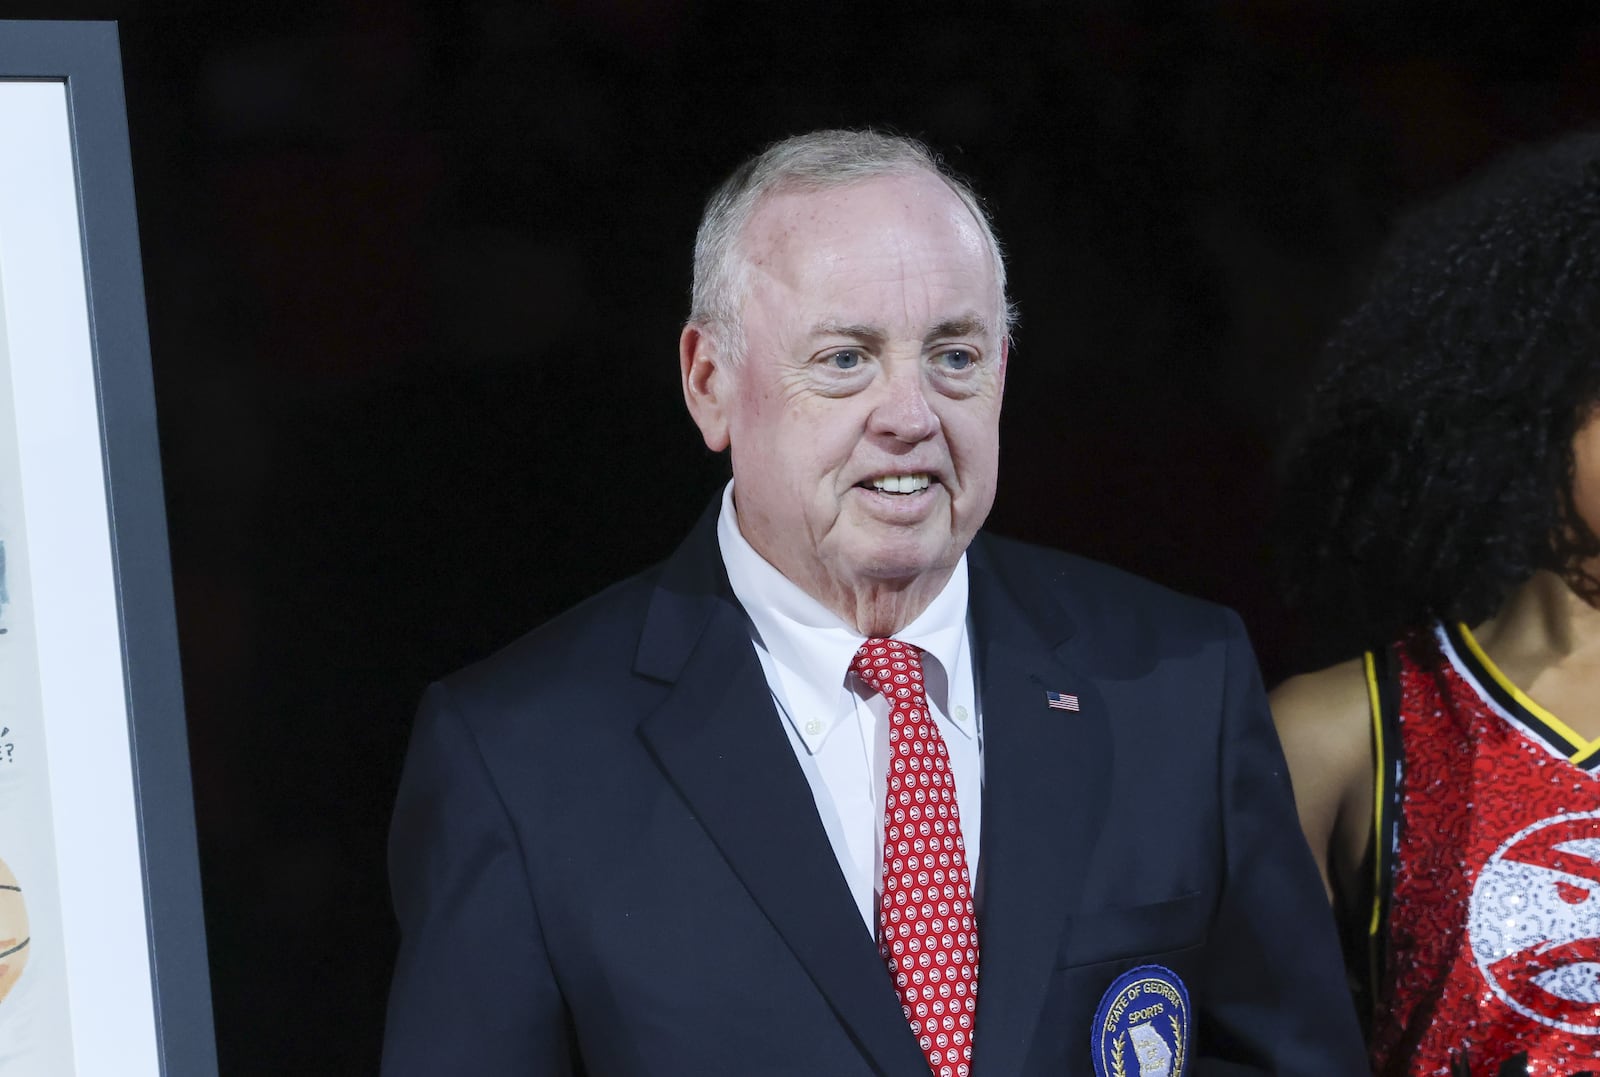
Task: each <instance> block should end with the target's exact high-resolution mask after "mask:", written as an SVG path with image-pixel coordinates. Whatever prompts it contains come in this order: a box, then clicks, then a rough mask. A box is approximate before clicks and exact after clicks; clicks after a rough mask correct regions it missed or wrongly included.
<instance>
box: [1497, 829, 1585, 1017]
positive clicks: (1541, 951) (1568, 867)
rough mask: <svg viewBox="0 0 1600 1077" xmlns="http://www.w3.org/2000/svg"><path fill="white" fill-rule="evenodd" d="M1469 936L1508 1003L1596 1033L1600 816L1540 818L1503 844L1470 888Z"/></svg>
mask: <svg viewBox="0 0 1600 1077" xmlns="http://www.w3.org/2000/svg"><path fill="white" fill-rule="evenodd" d="M1467 932H1468V935H1469V936H1470V938H1471V942H1472V955H1473V957H1475V958H1476V959H1477V961H1478V969H1479V971H1480V972H1482V973H1483V978H1484V979H1485V980H1486V981H1488V984H1489V986H1490V988H1491V989H1493V991H1494V993H1495V994H1496V995H1498V996H1499V998H1500V1000H1501V1001H1502V1002H1504V1003H1505V1004H1506V1005H1507V1006H1510V1007H1511V1008H1512V1009H1513V1010H1516V1011H1517V1012H1518V1013H1520V1014H1522V1015H1523V1016H1524V1017H1528V1018H1531V1019H1532V1020H1534V1021H1537V1022H1539V1023H1540V1024H1541V1025H1545V1026H1547V1027H1549V1028H1556V1029H1560V1030H1562V1031H1564V1032H1576V1033H1578V1034H1580V1035H1586V1036H1593V1035H1600V812H1574V813H1572V814H1568V815H1557V816H1554V817H1552V818H1549V819H1541V820H1540V821H1539V822H1537V823H1534V824H1533V825H1532V826H1529V827H1526V828H1524V829H1522V830H1520V831H1518V832H1517V833H1516V834H1513V835H1512V836H1511V837H1510V838H1509V839H1508V840H1507V841H1505V842H1504V843H1502V844H1501V846H1500V847H1499V848H1498V849H1496V850H1495V851H1494V854H1493V855H1492V856H1491V857H1490V858H1489V860H1488V862H1487V863H1486V864H1484V866H1483V870H1482V871H1480V872H1479V873H1478V880H1477V883H1476V884H1475V885H1474V886H1473V888H1472V902H1471V906H1470V910H1469V912H1468V915H1467Z"/></svg>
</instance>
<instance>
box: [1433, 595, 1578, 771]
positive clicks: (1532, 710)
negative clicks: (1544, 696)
mask: <svg viewBox="0 0 1600 1077" xmlns="http://www.w3.org/2000/svg"><path fill="white" fill-rule="evenodd" d="M1458 627H1459V628H1460V629H1461V639H1462V640H1463V641H1464V642H1465V643H1466V645H1467V647H1468V648H1469V649H1470V650H1471V651H1472V655H1473V657H1474V658H1476V659H1477V660H1478V665H1480V666H1481V667H1483V671H1484V672H1485V673H1487V674H1488V675H1489V676H1491V677H1493V678H1494V682H1495V683H1496V684H1498V685H1499V686H1500V687H1501V688H1502V689H1503V690H1504V691H1505V693H1506V694H1507V695H1509V696H1510V697H1511V698H1512V699H1514V700H1516V701H1517V704H1518V706H1520V707H1522V708H1523V709H1524V710H1526V711H1527V712H1528V713H1529V714H1531V715H1533V716H1534V717H1535V718H1537V719H1539V721H1541V722H1543V723H1544V724H1545V725H1547V726H1549V727H1550V729H1551V730H1552V731H1553V732H1554V733H1555V734H1556V735H1557V736H1559V737H1560V738H1561V739H1562V740H1564V741H1566V742H1567V743H1568V744H1569V745H1571V747H1572V752H1571V753H1570V754H1569V755H1568V756H1567V758H1568V760H1569V761H1571V762H1573V763H1579V762H1582V761H1583V760H1585V759H1588V758H1590V757H1591V756H1593V755H1594V754H1595V753H1596V752H1600V740H1590V739H1588V738H1587V737H1585V736H1584V735H1583V734H1581V733H1579V732H1578V731H1577V730H1575V729H1573V728H1572V727H1571V726H1569V725H1568V724H1567V723H1565V722H1563V721H1562V720H1561V719H1560V718H1557V717H1556V716H1555V715H1553V714H1551V713H1550V712H1549V711H1547V710H1545V709H1544V708H1543V707H1541V706H1539V704H1537V703H1535V702H1534V701H1533V700H1532V699H1531V698H1530V697H1529V696H1528V694H1527V693H1526V692H1524V691H1523V690H1522V689H1520V688H1518V687H1517V686H1516V685H1514V684H1512V683H1511V680H1510V678H1508V677H1507V676H1506V675H1505V674H1504V673H1501V672H1500V667H1499V666H1497V665H1495V664H1494V662H1493V661H1491V660H1490V658H1489V656H1488V654H1487V653H1485V652H1484V649H1483V648H1482V647H1481V646H1479V645H1478V641H1477V639H1476V637H1474V636H1473V634H1472V630H1471V629H1470V628H1468V627H1467V626H1466V625H1464V624H1463V625H1460V626H1458Z"/></svg>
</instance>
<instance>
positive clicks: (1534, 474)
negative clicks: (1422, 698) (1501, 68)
mask: <svg viewBox="0 0 1600 1077" xmlns="http://www.w3.org/2000/svg"><path fill="white" fill-rule="evenodd" d="M1324 361H1325V362H1326V363H1327V364H1328V369H1327V371H1326V373H1325V374H1324V375H1323V377H1322V379H1321V381H1320V383H1319V384H1318V385H1317V387H1316V388H1315V390H1314V391H1313V394H1312V397H1311V401H1310V408H1309V414H1308V415H1307V417H1306V420H1305V422H1304V424H1303V425H1302V427H1301V429H1300V430H1299V431H1298V433H1297V435H1296V436H1295V438H1294V440H1293V442H1292V444H1291V446H1290V449H1289V452H1288V454H1287V458H1286V461H1285V469H1284V484H1283V491H1282V495H1283V496H1282V499H1281V502H1280V505H1281V511H1280V520H1279V526H1278V528H1277V542H1276V543H1275V547H1276V550H1275V552H1276V553H1277V555H1278V559H1279V562H1280V565H1281V567H1282V568H1283V569H1284V570H1285V583H1286V590H1287V595H1288V597H1289V599H1290V602H1291V603H1292V604H1293V605H1295V606H1296V607H1297V608H1299V609H1301V610H1303V611H1304V612H1305V613H1307V614H1308V615H1310V617H1311V618H1312V619H1313V623H1314V625H1315V626H1316V631H1317V632H1318V633H1319V635H1320V636H1321V637H1322V640H1321V642H1322V648H1321V649H1323V650H1325V651H1326V653H1327V654H1328V655H1330V656H1331V655H1335V654H1340V655H1348V654H1350V653H1354V652H1357V651H1359V650H1361V649H1364V648H1367V647H1373V646H1380V645H1382V644H1385V643H1387V642H1389V641H1390V640H1393V639H1396V638H1398V637H1399V636H1400V635H1402V634H1404V633H1406V632H1408V631H1415V630H1419V629H1422V628H1424V627H1425V626H1427V625H1428V624H1431V623H1432V622H1433V621H1434V620H1448V621H1458V620H1459V621H1466V622H1468V623H1477V622H1478V621H1480V620H1482V619H1483V618H1485V617H1488V616H1490V615H1491V614H1492V613H1494V612H1495V611H1496V610H1497V609H1498V608H1499V607H1500V606H1501V604H1502V603H1504V601H1505V600H1506V598H1507V597H1508V596H1509V595H1510V593H1511V591H1512V590H1513V589H1515V588H1516V587H1517V586H1518V585H1520V584H1521V583H1523V582H1524V581H1526V580H1527V579H1528V578H1529V577H1530V576H1531V575H1532V574H1533V573H1534V572H1535V571H1536V570H1538V569H1551V570H1554V571H1556V572H1560V573H1562V574H1563V575H1564V576H1566V578H1567V579H1568V580H1569V581H1571V582H1573V583H1574V584H1575V585H1577V586H1578V587H1579V588H1580V590H1581V591H1582V592H1584V593H1586V594H1588V595H1590V596H1592V595H1594V594H1595V593H1596V591H1597V588H1596V585H1595V581H1594V580H1592V579H1590V578H1589V577H1587V576H1585V575H1584V574H1583V572H1582V570H1581V569H1580V567H1579V564H1580V562H1582V561H1584V560H1585V559H1588V558H1592V557H1594V556H1596V554H1600V539H1597V537H1596V535H1595V533H1594V532H1593V531H1592V530H1591V529H1590V528H1589V527H1588V526H1586V525H1585V524H1584V522H1583V521H1582V520H1581V519H1580V518H1579V517H1578V515H1577V513H1576V511H1575V508H1574V505H1573V496H1572V494H1573V491H1572V484H1573V451H1572V450H1573V438H1574V436H1575V435H1576V433H1577V432H1578V430H1579V429H1580V428H1581V427H1582V426H1583V424H1584V423H1585V422H1587V420H1588V419H1589V417H1590V416H1591V415H1594V414H1595V413H1596V409H1597V406H1600V134H1584V135H1579V136H1574V137H1569V138H1566V139H1563V140H1562V141H1559V142H1556V143H1554V144H1552V145H1548V146H1545V147H1542V148H1538V149H1534V150H1525V151H1521V152H1518V153H1516V154H1513V155H1512V156H1510V157H1508V158H1506V159H1504V160H1502V161H1500V162H1499V163H1497V164H1495V165H1492V166H1491V167H1489V168H1488V169H1487V170H1485V171H1483V172H1481V173H1479V174H1478V175H1476V176H1474V177H1473V178H1472V179H1470V180H1469V181H1468V182H1467V183H1465V184H1464V185H1463V186H1461V187H1460V188H1458V189H1456V190H1454V191H1452V192H1451V193H1449V194H1447V195H1446V196H1445V197H1444V198H1442V199H1441V200H1439V201H1438V202H1436V203H1433V204H1432V205H1429V206H1427V207H1426V208H1424V209H1422V210H1421V211H1419V212H1417V213H1414V214H1413V215H1411V216H1409V217H1408V218H1407V219H1405V220H1404V221H1403V222H1402V224H1401V225H1400V227H1399V228H1398V229H1397V230H1396V233H1395V235H1394V237H1393V239H1392V240H1391V241H1390V243H1389V245H1388V246H1387V247H1386V248H1385V250H1384V252H1383V253H1382V255H1381V256H1380V258H1379V261H1378V265H1377V267H1376V269H1375V271H1374V274H1373V278H1372V281H1371V284H1370V286H1369V289H1368V292H1367V294H1366V297H1365V299H1364V300H1363V301H1362V302H1361V304H1360V306H1359V307H1358V308H1357V309H1356V311H1355V312H1354V313H1353V314H1351V315H1350V316H1349V318H1347V319H1346V320H1345V321H1344V322H1343V323H1342V324H1341V325H1340V326H1339V328H1338V330H1337V331H1336V332H1335V334H1334V336H1333V338H1332V339H1331V340H1330V341H1329V343H1328V346H1327V351H1326V354H1325V356H1324ZM1591 600H1592V598H1591Z"/></svg>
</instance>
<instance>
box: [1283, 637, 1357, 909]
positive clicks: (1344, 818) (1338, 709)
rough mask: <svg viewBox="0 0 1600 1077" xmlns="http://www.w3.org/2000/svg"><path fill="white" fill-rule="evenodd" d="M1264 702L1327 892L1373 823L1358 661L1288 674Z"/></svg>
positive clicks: (1354, 860) (1349, 864)
mask: <svg viewBox="0 0 1600 1077" xmlns="http://www.w3.org/2000/svg"><path fill="white" fill-rule="evenodd" d="M1270 701H1271V704H1272V718H1273V721H1274V722H1275V723H1276V725H1277V727H1278V739H1279V740H1281V741H1282V742H1283V754H1284V757H1285V758H1286V759H1287V760H1288V763H1289V776H1290V778H1291V779H1292V781H1293V782H1294V799H1295V805H1296V807H1297V808H1298V810H1299V813H1300V825H1301V828H1302V829H1303V830H1304V831H1305V834H1306V840H1307V841H1308V842H1309V843H1310V845H1311V850H1312V852H1313V853H1315V854H1316V858H1317V866H1318V867H1319V868H1321V870H1322V876H1323V881H1324V883H1328V884H1329V885H1330V890H1331V882H1330V880H1331V878H1332V876H1334V875H1340V876H1343V875H1345V874H1346V873H1347V872H1349V871H1350V870H1351V868H1352V866H1353V865H1354V864H1357V863H1359V861H1360V857H1361V854H1362V851H1363V849H1364V848H1365V842H1366V831H1367V829H1368V827H1369V826H1370V825H1371V821H1372V804H1371V796H1370V787H1371V780H1372V767H1373V761H1372V734H1371V729H1372V711H1371V706H1370V703H1369V696H1368V693H1367V675H1366V667H1365V664H1364V661H1363V660H1362V659H1359V658H1357V659H1353V660H1352V661H1349V662H1341V663H1340V664H1338V665H1336V666H1330V667H1328V668H1327V669H1323V670H1318V671H1317V672H1315V673H1307V674H1304V675H1302V676H1299V677H1291V678H1290V679H1289V680H1287V681H1284V682H1283V684H1281V685H1279V686H1278V688H1277V689H1276V690H1275V691H1274V692H1273V693H1272V695H1271V697H1270Z"/></svg>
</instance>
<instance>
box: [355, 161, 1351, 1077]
mask: <svg viewBox="0 0 1600 1077" xmlns="http://www.w3.org/2000/svg"><path fill="white" fill-rule="evenodd" d="M1008 324H1009V306H1008V303H1007V300H1006V293H1005V281H1004V266H1003V262H1002V260H1001V254H1000V249H999V246H998V244H997V242H996V241H995V238H994V235H993V233H992V231H991V230H990V227H989V224H988V221H987V219H986V217H985V215H984V213H983V211H982V209H981V207H980V206H979V204H978V202H977V200H976V199H975V198H974V197H973V195H972V193H971V192H970V191H969V190H968V188H967V187H966V186H965V185H964V184H962V183H961V182H960V181H959V180H957V179H955V178H953V177H952V176H950V175H949V174H947V173H946V172H945V171H944V170H943V169H942V167H941V166H940V164H939V163H938V161H937V160H936V159H935V158H934V157H933V156H932V155H931V154H929V152H928V151H927V150H926V149H925V148H923V147H922V146H920V145H919V144H917V143H914V142H911V141H909V140H905V139H900V138H892V137H886V136H882V135H878V134H875V133H872V132H850V131H826V132H820V133H817V134H812V135H807V136H803V137H799V138H794V139H790V140H788V141H786V142H782V143H779V144H777V145H775V146H773V147H771V148H769V149H768V150H767V151H766V152H765V153H763V154H761V155H760V156H759V157H757V158H755V159H754V160H753V161H750V162H747V163H746V164H745V165H744V166H742V167H741V168H740V169H738V170H737V171H736V172H735V173H734V174H733V176H732V177H731V178H730V179H729V180H728V181H727V182H726V183H725V184H724V185H723V186H722V188H721V189H719V191H718V192H717V193H716V194H715V195H714V196H713V197H712V199H711V202H710V204H709V206H708V208H707V210H706V215H705V218H704V220H703V222H702V224H701V229H700V235H699V239H698V242H697V245H696V252H695V291H694V310H693V312H692V315H691V318H690V321H689V324H688V326H687V328H685V329H684V331H683V335H682V338H681V340H680V348H679V352H680V364H681V368H682V375H683V389H684V396H685V398H686V400H687V402H688V406H689V411H690V413H691V415H692V416H693V417H694V420H695V422H696V424H697V425H698V426H699V428H700V431H701V433H702V435H703V436H704V438H705V441H706V444H707V445H709V446H710V447H711V448H712V449H715V450H719V451H720V450H722V449H727V450H729V452H730V455H731V461H732V468H733V481H732V483H731V484H730V485H729V486H728V488H727V489H726V490H725V491H724V494H723V496H722V498H721V500H720V503H719V504H718V505H714V506H713V507H712V508H711V509H710V510H709V511H708V512H707V513H706V515H705V516H704V518H703V519H702V520H701V523H700V524H699V525H698V526H697V527H696V528H695V530H694V531H693V532H692V533H691V534H690V535H689V536H688V538H687V539H686V540H685V541H684V543H683V545H682V546H680V547H679V549H678V551H677V552H676V553H675V554H674V555H673V556H672V557H671V558H670V559H669V560H668V561H667V562H665V563H664V564H663V565H661V566H660V567H658V568H656V569H653V570H651V571H649V572H647V573H645V574H644V575H642V576H639V577H636V578H634V579H632V580H629V581H626V582H624V583H622V584H619V585H618V586H616V587H614V588H612V589H611V590H608V591H606V592H605V593H604V594H602V595H599V596H597V597H596V598H594V599H592V600H590V601H589V602H587V603H585V604H583V605H581V606H579V607H578V608H576V609H574V610H572V611H570V612H569V613H567V614H564V615H563V616H561V617H559V618H557V619H556V620H555V621H553V622H551V623H550V624H548V625H546V626H545V627H544V628H542V629H540V630H538V631H536V632H534V633H533V634H531V635H529V636H527V637H526V638H524V639H522V640H521V641H519V642H517V643H515V644H513V645H512V646H511V647H510V648H508V649H507V650H505V651H503V652H502V653H500V654H499V655H497V656H495V657H493V658H491V659H489V660H488V661H486V662H484V663H482V664H480V665H478V666H476V667H474V668H472V669H469V670H467V671H465V672H463V673H461V674H458V675H457V676H455V677H452V678H450V679H448V680H446V681H444V682H443V683H441V684H439V685H436V686H434V687H433V688H432V689H431V691H430V692H429V694H428V696H427V698H426V699H425V700H424V702H423V706H422V711H421V714H420V716H419V719H418V724H417V729H416V732H415V734H414V737H413V742H412V747H411V753H410V757H409V759H408V761H407V764H406V770H405V775H404V778H403V781H402V785H401V791H400V797H399V802H398V805H397V807H396V812H395V822H394V832H393V838H392V843H391V849H390V856H391V866H392V876H393V889H394V899H395V905H396V908H397V910H398V914H399V919H400V923H401V928H402V940H403V941H402V946H401V952H400V957H399V964H398V968H397V970H396V973H395V983H394V990H393V994H392V997H391V1001H390V1009H389V1023H388V1033H387V1039H386V1045H385V1053H384V1072H385V1073H386V1074H388V1075H389V1077H402V1075H411V1074H418V1075H420V1074H437V1073H451V1074H455V1073H460V1074H473V1075H490V1074H575V1073H584V1074H590V1075H597V1077H598V1075H634V1074H641V1075H642V1074H658V1075H659V1074H697V1075H711V1074H727V1075H735V1074H737V1075H751V1074H761V1075H765V1074H794V1075H802V1074H804V1075H807V1077H819V1075H826V1077H844V1075H854V1074H861V1075H866V1074H892V1075H903V1077H920V1075H923V1074H929V1073H931V1074H933V1075H935V1077H967V1075H969V1074H971V1073H977V1074H979V1075H981V1077H1017V1075H1025V1074H1040V1075H1042V1074H1079V1073H1082V1074H1088V1073H1090V1072H1092V1070H1091V1066H1092V1065H1094V1066H1097V1067H1099V1069H1100V1072H1102V1073H1104V1074H1112V1073H1118V1074H1120V1073H1133V1072H1139V1067H1140V1066H1142V1065H1145V1062H1144V1060H1145V1059H1146V1058H1155V1059H1160V1058H1165V1059H1166V1060H1167V1061H1166V1062H1164V1063H1162V1065H1165V1066H1166V1068H1167V1070H1168V1071H1169V1072H1171V1073H1173V1074H1177V1073H1179V1072H1180V1071H1182V1070H1183V1069H1184V1067H1185V1066H1186V1065H1187V1066H1188V1067H1189V1072H1191V1073H1195V1074H1218V1075H1220V1074H1224V1073H1247V1072H1248V1073H1273V1074H1329V1075H1334V1074H1337V1075H1341V1077H1343V1075H1348V1074H1355V1073H1358V1072H1360V1070H1361V1067H1362V1056H1361V1051H1360V1048H1359V1044H1358V1042H1357V1033H1356V1031H1355V1026H1354V1019H1353V1017H1352V1016H1351V1011H1350V1006H1349V1003H1348V1000H1347V999H1346V997H1345V995H1344V988H1343V982H1342V977H1341V974H1340V972H1339V967H1340V966H1339V958H1338V955H1337V952H1336V946H1335V943H1334V940H1333V937H1332V931H1331V927H1330V924H1329V920H1328V916H1327V911H1326V904H1325V902H1324V900H1323V896H1322V890H1321V886H1320V883H1319V882H1318V878H1317V874H1316V870H1315V868H1314V867H1313V866H1312V862H1311V859H1310V855H1309V853H1308V851H1307V849H1306V848H1305V846H1304V843H1303V841H1302V839H1301V837H1300V832H1299V828H1298V826H1297V824H1296V821H1295V814H1294V810H1293V803H1292V800H1291V796H1290V790H1289V785H1288V782H1287V779H1286V778H1285V775H1284V765H1283V760H1282V757H1281V755H1280V753H1279V750H1278V746H1277V742H1276V741H1275V739H1274V736H1273V733H1272V729H1271V726H1270V724H1269V722H1268V719H1267V712H1266V708H1265V704H1264V701H1263V698H1262V694H1261V690H1260V686H1259V684H1258V681H1257V676H1256V673H1255V669H1254V664H1253V661H1252V658H1251V655H1250V651H1249V647H1248V644H1247V643H1246V642H1245V639H1244V635H1243V633H1242V631H1241V630H1240V628H1239V626H1238V623H1237V621H1236V619H1235V618H1234V617H1233V616H1232V615H1231V614H1229V613H1227V612H1226V611H1223V610H1220V609H1217V608H1215V607H1211V606H1208V605H1205V604H1203V603H1200V602H1196V601H1193V600H1189V599H1185V598H1181V597H1179V596H1176V595H1173V594H1171V593H1169V592H1166V591H1163V590H1161V589H1159V588H1156V587H1154V586H1152V585H1150V584H1146V583H1142V582H1140V581H1138V580H1135V579H1132V578H1130V577H1128V576H1125V575H1122V574H1120V573H1118V572H1116V571H1114V570H1111V569H1108V568H1104V567H1102V566H1098V565H1094V564H1091V563H1088V562H1085V561H1082V560H1078V559H1075V558H1072V557H1069V556H1066V555H1062V554H1057V553H1051V552H1047V551H1044V550H1039V549H1033V548H1029V547H1024V546H1021V545H1017V544H1015V543H1010V542H1006V541H1004V540H1001V539H996V538H992V537H989V536H986V535H983V534H981V533H980V532H979V528H980V527H981V525H982V523H983V520H984V517H985V516H986V515H987V514H988V512H989V508H990V506H991V504H992V503H993V500H994V492H995V482H996V474H997V467H998V451H999V416H1000V401H1001V396H1002V392H1003V389H1004V386H1005V375H1006V363H1007V359H1008V341H1009V337H1008ZM1163 1047H1164V1048H1165V1052H1166V1053H1165V1055H1163V1054H1162V1048H1163ZM1092 1059H1094V1060H1095V1061H1093V1062H1092ZM1191 1062H1192V1065H1191V1064H1190V1063H1191ZM1151 1064H1154V1063H1151ZM1158 1068H1159V1067H1158ZM1151 1072H1157V1070H1151Z"/></svg>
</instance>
